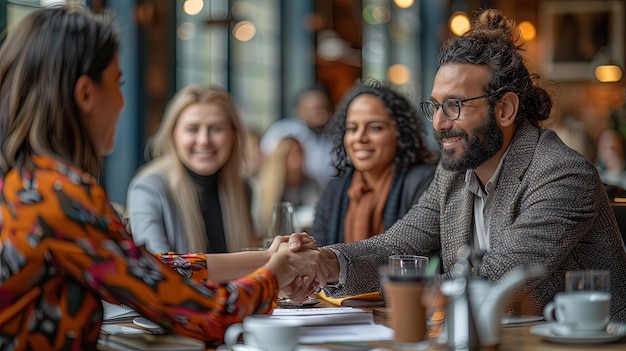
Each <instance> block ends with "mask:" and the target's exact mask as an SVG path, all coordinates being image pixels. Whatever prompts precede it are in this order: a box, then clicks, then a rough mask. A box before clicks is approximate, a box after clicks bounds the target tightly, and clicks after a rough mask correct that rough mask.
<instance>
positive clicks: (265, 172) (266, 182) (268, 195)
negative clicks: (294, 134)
mask: <svg viewBox="0 0 626 351" xmlns="http://www.w3.org/2000/svg"><path fill="white" fill-rule="evenodd" d="M294 147H298V148H300V151H301V152H302V153H304V150H303V148H302V145H301V144H300V142H299V141H298V140H296V139H294V138H291V137H286V138H283V139H281V140H280V141H279V142H278V144H277V145H276V148H275V149H274V151H273V152H272V153H271V154H269V155H267V156H266V157H265V158H264V159H263V162H262V163H261V168H260V169H259V184H260V187H259V197H260V201H259V204H260V208H259V209H258V210H259V211H260V215H261V226H262V228H261V231H262V233H265V231H266V230H267V228H268V226H269V222H270V219H271V217H272V206H273V205H274V203H276V202H280V201H281V199H282V197H283V194H284V192H285V189H286V186H287V154H288V153H289V152H290V151H291V150H292V149H293V148H294Z"/></svg>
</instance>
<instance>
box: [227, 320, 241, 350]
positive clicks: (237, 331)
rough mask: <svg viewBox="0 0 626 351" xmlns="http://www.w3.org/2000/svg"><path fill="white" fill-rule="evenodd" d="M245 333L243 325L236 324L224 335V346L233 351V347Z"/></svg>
mask: <svg viewBox="0 0 626 351" xmlns="http://www.w3.org/2000/svg"><path fill="white" fill-rule="evenodd" d="M241 333H243V325H242V324H241V323H235V324H233V325H231V326H230V327H228V329H226V333H225V334H224V344H226V347H228V349H232V348H233V345H235V344H236V343H237V340H239V336H240V335H241Z"/></svg>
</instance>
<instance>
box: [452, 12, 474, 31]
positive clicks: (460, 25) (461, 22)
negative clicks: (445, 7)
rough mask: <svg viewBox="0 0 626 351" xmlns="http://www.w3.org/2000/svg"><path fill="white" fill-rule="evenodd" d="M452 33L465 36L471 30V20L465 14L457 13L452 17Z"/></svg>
mask: <svg viewBox="0 0 626 351" xmlns="http://www.w3.org/2000/svg"><path fill="white" fill-rule="evenodd" d="M449 24H450V32H452V34H454V35H456V36H460V35H463V34H465V32H467V31H468V30H470V19H469V17H468V16H467V14H466V13H465V12H461V11H458V12H455V13H453V14H452V16H450V22H449Z"/></svg>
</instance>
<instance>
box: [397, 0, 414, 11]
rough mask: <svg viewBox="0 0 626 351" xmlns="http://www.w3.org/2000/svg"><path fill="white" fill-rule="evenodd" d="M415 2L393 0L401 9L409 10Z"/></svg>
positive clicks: (412, 0) (411, 0)
mask: <svg viewBox="0 0 626 351" xmlns="http://www.w3.org/2000/svg"><path fill="white" fill-rule="evenodd" d="M414 2H415V1H414V0H393V3H394V4H396V6H398V7H399V8H401V9H408V8H409V7H411V6H413V3H414Z"/></svg>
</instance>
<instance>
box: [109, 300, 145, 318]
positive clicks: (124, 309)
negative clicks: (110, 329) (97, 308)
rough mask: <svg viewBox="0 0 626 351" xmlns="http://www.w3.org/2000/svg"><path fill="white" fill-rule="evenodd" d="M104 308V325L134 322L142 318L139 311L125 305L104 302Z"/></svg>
mask: <svg viewBox="0 0 626 351" xmlns="http://www.w3.org/2000/svg"><path fill="white" fill-rule="evenodd" d="M102 307H103V308H104V317H103V318H102V321H103V322H104V323H121V322H132V321H133V319H134V318H135V317H139V316H141V315H140V314H139V313H138V312H137V311H135V310H133V309H132V308H130V307H128V306H124V305H115V304H112V303H108V302H106V301H102Z"/></svg>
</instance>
